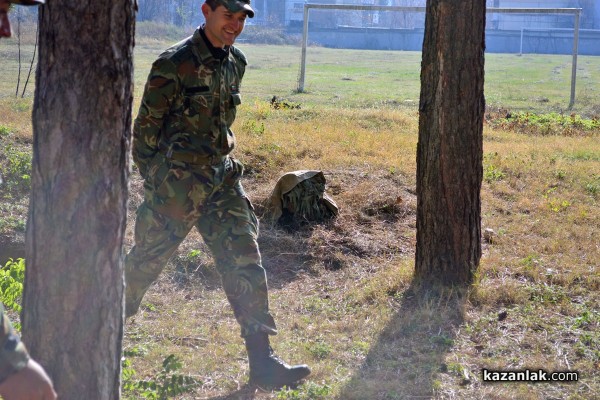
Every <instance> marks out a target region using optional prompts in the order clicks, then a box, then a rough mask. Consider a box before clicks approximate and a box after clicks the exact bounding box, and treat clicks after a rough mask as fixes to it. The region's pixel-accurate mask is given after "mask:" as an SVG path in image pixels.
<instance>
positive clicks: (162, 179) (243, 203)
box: [125, 153, 277, 337]
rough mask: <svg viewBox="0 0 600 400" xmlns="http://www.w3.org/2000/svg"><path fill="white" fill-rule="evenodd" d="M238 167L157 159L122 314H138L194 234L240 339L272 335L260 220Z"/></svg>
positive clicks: (140, 214)
mask: <svg viewBox="0 0 600 400" xmlns="http://www.w3.org/2000/svg"><path fill="white" fill-rule="evenodd" d="M241 170H242V167H241V164H239V162H238V161H237V160H234V159H232V158H230V157H226V158H224V159H223V160H222V162H219V163H217V164H216V165H190V164H185V163H181V162H178V161H173V160H168V159H166V158H165V156H164V155H162V154H161V153H158V154H157V155H156V157H155V158H154V159H153V160H152V161H151V162H150V165H149V166H148V171H147V173H146V174H145V176H146V181H145V184H144V186H145V197H144V202H143V203H142V205H141V206H140V207H139V208H138V210H137V218H136V225H135V245H134V247H133V248H132V249H131V251H130V252H129V254H128V255H127V257H126V259H125V282H126V315H127V316H131V315H133V314H135V313H136V312H137V310H138V308H139V306H140V303H141V301H142V298H143V296H144V294H145V293H146V291H147V290H148V288H149V287H150V285H151V284H152V283H153V282H154V281H155V280H156V279H157V278H158V276H159V275H160V273H161V271H162V270H163V268H164V266H165V265H166V263H167V261H168V260H169V258H170V257H171V255H172V254H173V253H174V252H175V250H176V249H177V247H178V246H179V244H180V243H181V242H182V241H183V240H184V239H185V237H186V236H187V234H188V233H189V232H190V230H191V229H192V228H193V227H196V229H197V230H198V232H199V233H200V235H201V236H202V238H203V240H204V242H205V243H206V244H207V246H208V247H209V248H210V250H211V252H212V255H213V257H214V260H215V265H216V268H217V270H218V272H219V274H220V276H221V281H222V283H223V289H224V290H225V294H226V296H227V299H228V300H229V303H230V304H231V307H232V309H233V312H234V315H235V317H236V319H237V321H238V323H239V324H240V326H241V335H242V336H243V337H245V336H249V335H252V334H254V333H257V332H266V333H268V334H276V333H277V328H276V326H275V321H274V319H273V317H272V316H271V314H270V312H269V301H268V290H267V278H266V274H265V270H264V268H263V267H262V264H261V257H260V251H259V248H258V243H257V239H258V220H257V218H256V215H255V213H254V210H253V208H252V205H251V203H250V201H249V200H248V198H247V196H246V194H245V193H244V190H243V188H242V185H241V183H240V181H239V179H240V177H241Z"/></svg>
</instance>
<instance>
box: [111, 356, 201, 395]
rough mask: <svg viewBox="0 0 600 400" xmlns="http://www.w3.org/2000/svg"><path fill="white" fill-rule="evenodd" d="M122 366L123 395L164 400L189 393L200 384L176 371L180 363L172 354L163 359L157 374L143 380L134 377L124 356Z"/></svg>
mask: <svg viewBox="0 0 600 400" xmlns="http://www.w3.org/2000/svg"><path fill="white" fill-rule="evenodd" d="M122 366H123V372H122V380H123V391H124V392H125V393H124V394H125V395H136V396H141V398H143V399H148V400H166V399H169V398H173V397H175V396H178V395H181V394H184V393H191V392H193V391H194V389H195V388H196V387H198V386H199V385H200V384H201V382H200V381H199V380H198V379H196V378H195V377H193V376H190V375H182V374H178V373H177V371H178V370H180V369H181V366H182V364H181V361H180V360H179V358H177V357H176V356H175V355H174V354H171V355H169V356H168V357H167V358H165V359H164V360H163V362H162V369H161V371H160V372H159V373H158V374H157V375H155V376H153V377H151V378H147V379H144V380H135V379H134V377H135V374H136V372H135V370H134V369H133V368H132V367H131V362H130V361H129V360H127V359H125V358H124V359H123V361H122ZM136 398H140V397H136Z"/></svg>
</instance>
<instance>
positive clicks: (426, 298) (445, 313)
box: [338, 284, 466, 400]
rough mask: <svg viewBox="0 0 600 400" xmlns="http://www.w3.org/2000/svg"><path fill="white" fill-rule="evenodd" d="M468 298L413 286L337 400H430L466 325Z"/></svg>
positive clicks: (449, 290)
mask: <svg viewBox="0 0 600 400" xmlns="http://www.w3.org/2000/svg"><path fill="white" fill-rule="evenodd" d="M465 301H466V295H465V294H462V293H459V292H458V291H457V290H451V289H445V290H427V289H424V288H419V287H415V285H414V284H413V285H411V287H410V288H409V289H408V290H407V291H406V292H405V293H404V295H403V298H402V300H401V302H400V307H399V309H398V311H397V312H396V314H395V315H394V317H393V318H392V319H391V320H390V322H389V323H388V325H387V326H386V328H385V329H384V330H383V331H382V332H381V334H380V335H379V337H378V338H377V340H376V341H375V342H374V344H373V345H372V346H371V349H370V351H369V353H368V355H367V357H366V359H365V360H364V362H363V364H362V365H361V366H360V367H359V368H358V370H357V371H356V373H355V374H354V376H353V377H352V378H351V379H350V381H349V382H348V383H347V384H346V385H345V386H344V387H343V388H342V390H341V392H340V395H339V397H338V399H339V400H353V399H354V400H365V399H369V400H383V399H386V400H387V399H390V400H391V399H428V398H431V397H433V396H434V394H435V393H434V392H435V387H436V385H438V384H439V383H438V382H437V375H438V374H439V373H440V372H442V371H444V370H445V369H446V365H445V363H444V362H445V356H446V354H447V352H448V351H449V350H450V348H451V347H452V345H453V343H454V339H455V335H456V331H457V329H458V327H459V326H460V325H461V324H462V322H463V320H464V305H465Z"/></svg>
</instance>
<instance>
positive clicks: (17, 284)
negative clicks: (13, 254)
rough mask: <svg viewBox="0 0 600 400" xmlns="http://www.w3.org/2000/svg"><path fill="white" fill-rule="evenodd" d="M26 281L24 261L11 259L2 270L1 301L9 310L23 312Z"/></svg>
mask: <svg viewBox="0 0 600 400" xmlns="http://www.w3.org/2000/svg"><path fill="white" fill-rule="evenodd" d="M24 280H25V260H24V259H22V258H19V259H17V260H16V261H14V260H13V259H12V258H11V259H10V260H8V262H7V263H6V265H5V266H4V267H3V268H0V300H1V301H2V303H4V306H5V307H6V308H7V309H9V310H14V311H16V312H21V296H22V295H23V281H24Z"/></svg>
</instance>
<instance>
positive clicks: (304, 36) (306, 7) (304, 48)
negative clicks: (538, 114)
mask: <svg viewBox="0 0 600 400" xmlns="http://www.w3.org/2000/svg"><path fill="white" fill-rule="evenodd" d="M311 9H320V10H351V11H401V12H409V13H424V12H425V11H426V7H401V6H375V5H349V4H311V3H306V4H304V18H303V24H304V27H303V33H302V59H301V62H300V74H299V77H298V88H297V90H298V92H299V93H302V92H304V85H305V80H306V51H307V47H308V26H309V25H308V21H309V12H310V10H311ZM487 13H488V14H493V13H496V14H569V15H573V17H574V18H575V23H574V29H573V52H572V62H571V97H570V100H569V108H572V107H573V105H574V104H575V86H576V82H577V53H578V46H579V25H580V17H581V8H488V9H487Z"/></svg>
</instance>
